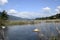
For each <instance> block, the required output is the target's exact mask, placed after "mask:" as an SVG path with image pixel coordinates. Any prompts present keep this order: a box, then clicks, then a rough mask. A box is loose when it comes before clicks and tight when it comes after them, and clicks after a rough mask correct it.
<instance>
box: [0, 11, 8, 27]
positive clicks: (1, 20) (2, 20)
mask: <svg viewBox="0 0 60 40" xmlns="http://www.w3.org/2000/svg"><path fill="white" fill-rule="evenodd" d="M7 20H8V15H7V12H6V11H5V10H4V11H2V12H0V26H5V25H6V23H7Z"/></svg>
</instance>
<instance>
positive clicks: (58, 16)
mask: <svg viewBox="0 0 60 40" xmlns="http://www.w3.org/2000/svg"><path fill="white" fill-rule="evenodd" d="M41 19H42V20H45V19H60V13H58V14H56V15H52V16H49V17H42V18H36V20H41Z"/></svg>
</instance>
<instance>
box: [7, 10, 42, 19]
mask: <svg viewBox="0 0 60 40" xmlns="http://www.w3.org/2000/svg"><path fill="white" fill-rule="evenodd" d="M8 14H9V15H13V16H17V17H22V18H36V17H41V16H42V14H41V13H35V12H26V11H24V12H18V11H17V10H15V9H10V10H9V11H8Z"/></svg>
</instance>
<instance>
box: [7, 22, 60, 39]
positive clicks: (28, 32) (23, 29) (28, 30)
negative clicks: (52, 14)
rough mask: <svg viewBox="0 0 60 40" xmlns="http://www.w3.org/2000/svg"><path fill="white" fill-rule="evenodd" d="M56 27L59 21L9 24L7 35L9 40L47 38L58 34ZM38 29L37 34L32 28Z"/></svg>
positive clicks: (59, 27) (58, 25)
mask: <svg viewBox="0 0 60 40" xmlns="http://www.w3.org/2000/svg"><path fill="white" fill-rule="evenodd" d="M56 27H57V28H58V29H59V30H60V23H54V22H52V23H44V22H43V23H40V24H35V25H15V26H9V27H8V30H7V33H6V34H7V36H8V39H9V40H40V39H41V40H48V39H49V38H50V37H51V36H56V35H57V34H58V32H57V30H56ZM36 28H38V29H39V30H40V33H39V36H38V35H37V33H36V32H33V30H34V29H36ZM41 35H43V36H42V37H41Z"/></svg>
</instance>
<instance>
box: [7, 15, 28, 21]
mask: <svg viewBox="0 0 60 40" xmlns="http://www.w3.org/2000/svg"><path fill="white" fill-rule="evenodd" d="M8 17H9V20H28V19H27V18H21V17H16V16H12V15H8Z"/></svg>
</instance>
